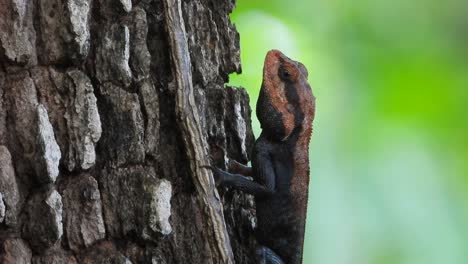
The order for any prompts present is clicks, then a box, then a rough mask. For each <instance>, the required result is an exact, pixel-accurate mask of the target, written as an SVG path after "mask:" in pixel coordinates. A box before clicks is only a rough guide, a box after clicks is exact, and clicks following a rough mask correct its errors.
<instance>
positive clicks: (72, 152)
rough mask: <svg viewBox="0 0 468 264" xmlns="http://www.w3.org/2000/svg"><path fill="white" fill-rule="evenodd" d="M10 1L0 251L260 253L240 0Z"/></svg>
mask: <svg viewBox="0 0 468 264" xmlns="http://www.w3.org/2000/svg"><path fill="white" fill-rule="evenodd" d="M0 6H1V7H2V8H1V9H0V65H1V68H0V262H1V263H125V264H127V263H254V257H253V256H254V248H255V241H254V239H253V229H254V226H255V213H254V212H255V210H254V204H253V199H252V197H250V196H248V195H244V194H241V193H238V192H225V190H222V191H221V193H218V191H217V190H216V188H215V186H214V181H213V177H212V174H211V171H209V170H207V169H206V168H202V167H203V166H204V165H208V164H213V162H214V163H215V164H216V165H217V166H219V167H225V163H226V161H227V157H231V158H233V159H236V160H239V161H243V162H247V161H248V160H249V153H250V150H251V148H252V145H253V134H252V129H251V126H250V108H249V98H248V95H247V93H246V92H245V90H243V89H242V88H235V87H225V85H224V84H225V83H226V82H227V80H228V74H229V73H231V72H240V55H239V36H238V33H237V32H236V30H235V27H234V26H233V25H232V24H231V22H230V20H229V13H230V12H232V10H233V8H234V1H228V0H225V1H217V0H193V1H188V0H141V1H138V0H133V1H130V0H120V1H110V0H0Z"/></svg>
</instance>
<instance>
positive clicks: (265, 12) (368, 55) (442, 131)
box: [230, 0, 468, 264]
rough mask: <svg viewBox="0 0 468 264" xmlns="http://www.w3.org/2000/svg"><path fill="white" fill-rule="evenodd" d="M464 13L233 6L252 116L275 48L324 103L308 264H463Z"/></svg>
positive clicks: (467, 23)
mask: <svg viewBox="0 0 468 264" xmlns="http://www.w3.org/2000/svg"><path fill="white" fill-rule="evenodd" d="M467 10H468V2H466V1H462V0H446V1H437V0H425V1H407V0H394V1H382V0H377V1H375V0H355V1H344V0H332V1H325V0H321V1H317V0H312V1H311V0H298V1H294V2H292V1H290V2H287V1H280V0H258V1H254V0H238V1H237V8H236V10H235V11H234V13H233V14H232V16H231V17H232V19H233V21H234V23H235V24H236V26H237V29H238V31H239V32H240V36H241V56H242V67H243V73H242V74H241V75H231V76H230V84H232V85H237V86H243V87H245V88H246V89H247V90H248V92H249V94H250V96H251V105H252V107H253V109H255V104H256V100H257V96H258V91H259V89H260V85H261V76H262V67H263V60H264V56H265V54H266V52H267V51H268V50H270V49H273V48H276V49H280V50H281V51H283V52H284V53H285V54H286V55H288V56H289V57H291V58H293V59H296V60H299V61H301V62H303V63H304V64H305V65H306V67H307V68H308V70H309V82H310V84H311V86H312V89H313V90H314V94H315V95H316V97H317V114H316V120H315V123H314V126H315V127H314V135H313V137H312V142H311V151H310V156H311V185H310V201H309V211H308V222H307V234H306V244H305V249H304V251H305V260H304V263H319V264H323V263H326V264H334V263H337V264H338V263H339V264H348V263H356V264H358V263H359V264H362V263H369V264H387V263H388V264H395V263H405V264H419V263H424V264H440V263H450V264H453V263H455V264H458V263H460V264H462V263H468V136H467V135H468V115H467V114H466V109H467V106H466V104H468V44H467V42H468V15H467ZM253 125H254V129H255V132H256V135H258V134H259V132H260V128H259V125H258V121H256V120H254V124H253Z"/></svg>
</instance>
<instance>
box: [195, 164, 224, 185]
mask: <svg viewBox="0 0 468 264" xmlns="http://www.w3.org/2000/svg"><path fill="white" fill-rule="evenodd" d="M200 168H205V169H210V170H211V171H212V172H213V178H214V180H215V185H216V187H218V186H219V185H221V184H222V182H223V171H222V170H220V169H218V168H216V167H214V166H211V165H203V166H200Z"/></svg>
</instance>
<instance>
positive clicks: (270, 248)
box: [215, 50, 315, 264]
mask: <svg viewBox="0 0 468 264" xmlns="http://www.w3.org/2000/svg"><path fill="white" fill-rule="evenodd" d="M307 75H308V74H307V70H306V69H305V67H304V65H302V64H301V63H300V62H297V61H294V60H291V59H290V58H288V57H286V56H285V55H283V54H282V53H281V52H280V51H277V50H272V51H269V52H268V53H267V56H266V58H265V66H264V70H263V84H262V88H261V90H260V95H259V99H258V102H257V109H256V110H257V116H258V118H259V120H260V124H261V126H262V133H261V135H260V137H259V138H258V139H257V141H256V142H255V146H254V150H253V153H252V154H253V155H252V168H251V170H250V168H247V167H245V166H243V165H240V164H239V163H237V162H234V161H231V162H230V166H229V171H230V172H225V171H222V170H220V169H215V177H216V179H217V183H218V184H219V185H222V186H231V187H234V188H236V189H239V190H242V191H244V192H247V193H250V194H253V195H254V196H255V202H256V209H257V229H256V237H257V240H258V242H259V244H260V245H261V246H260V247H259V249H258V250H257V255H258V262H259V263H288V264H298V263H301V262H302V250H303V243H304V231H305V221H306V213H307V197H308V185H309V147H308V146H309V141H310V136H311V133H312V121H313V119H314V115H315V97H314V96H313V94H312V90H311V88H310V86H309V84H308V82H307ZM245 176H253V178H254V180H253V181H252V180H250V179H249V178H247V177H245Z"/></svg>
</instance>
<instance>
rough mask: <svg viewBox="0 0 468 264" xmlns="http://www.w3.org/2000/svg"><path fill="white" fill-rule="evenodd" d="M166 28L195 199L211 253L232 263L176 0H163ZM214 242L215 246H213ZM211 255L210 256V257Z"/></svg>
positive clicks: (223, 260)
mask: <svg viewBox="0 0 468 264" xmlns="http://www.w3.org/2000/svg"><path fill="white" fill-rule="evenodd" d="M164 9H165V18H166V30H167V33H168V35H169V42H170V48H171V58H172V63H173V64H172V68H173V72H174V78H175V82H176V87H177V88H176V89H177V90H176V114H177V122H178V124H179V126H180V128H181V132H182V137H183V139H184V143H185V147H186V150H187V155H188V160H189V162H190V164H189V165H190V170H191V174H192V177H193V181H194V183H195V188H196V190H197V193H198V199H199V202H200V203H201V204H202V208H203V209H204V210H205V213H206V214H207V217H208V220H209V221H208V223H206V231H207V232H206V233H205V235H206V237H207V243H208V241H209V240H213V239H214V240H215V242H216V243H209V245H210V249H211V253H212V254H213V257H216V255H219V256H220V259H221V261H222V263H234V260H233V258H234V257H233V253H232V249H231V244H230V241H229V235H228V233H227V230H226V224H225V222H224V215H223V210H222V204H221V201H220V198H219V195H218V193H217V190H216V188H215V185H214V180H213V175H212V174H211V172H210V171H209V170H207V169H203V168H201V167H202V166H203V165H206V164H208V163H209V159H208V156H209V154H208V150H207V148H206V146H207V142H206V139H205V137H204V136H203V133H202V130H201V127H202V126H201V124H200V121H199V120H200V116H199V114H198V108H197V107H196V105H195V96H194V93H193V90H194V88H193V84H192V70H191V63H190V54H189V48H188V44H187V37H186V32H185V26H184V21H183V17H182V7H181V2H180V0H164ZM214 246H216V248H214ZM214 259H215V258H213V260H214Z"/></svg>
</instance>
